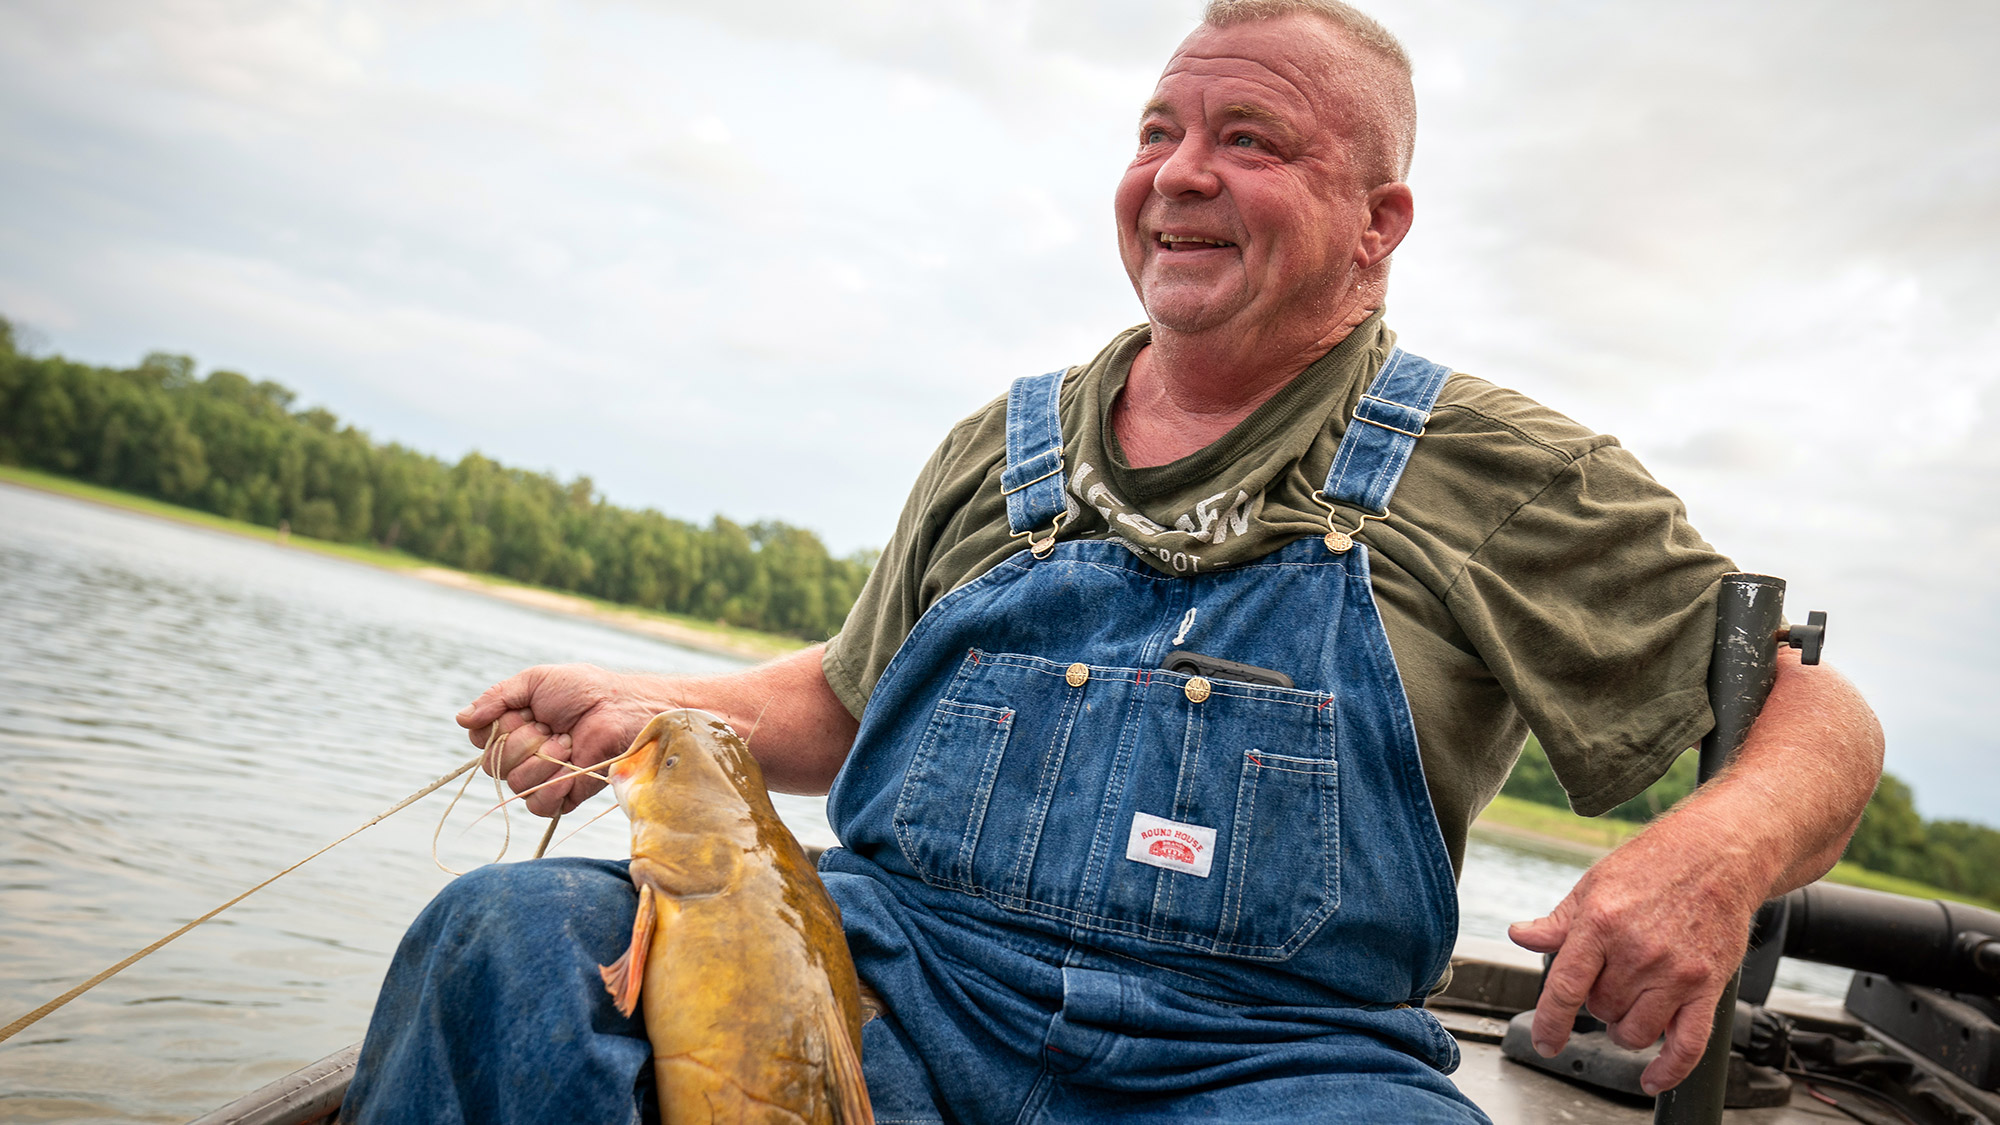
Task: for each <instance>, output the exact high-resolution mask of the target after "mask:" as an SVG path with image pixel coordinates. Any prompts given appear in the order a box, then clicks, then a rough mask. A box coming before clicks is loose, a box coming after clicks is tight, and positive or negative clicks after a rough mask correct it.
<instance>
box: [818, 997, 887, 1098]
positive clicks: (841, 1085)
mask: <svg viewBox="0 0 2000 1125" xmlns="http://www.w3.org/2000/svg"><path fill="white" fill-rule="evenodd" d="M819 1011H820V1027H821V1029H822V1030H824V1031H825V1033H826V1047H827V1056H828V1063H829V1065H828V1067H827V1070H828V1071H829V1073H828V1075H827V1079H828V1081H827V1085H828V1086H829V1087H830V1088H831V1092H832V1094H833V1099H832V1100H833V1120H834V1122H835V1125H875V1109H874V1107H873V1106H871V1105H869V1104H868V1078H867V1076H866V1075H865V1074H863V1073H862V1070H861V1044H859V1043H856V1042H855V1041H854V1040H853V1038H852V1037H851V1036H849V1035H848V1033H847V1020H846V1019H844V1018H843V1017H842V1016H841V1011H840V1005H839V1004H838V1003H836V1002H835V1001H834V999H833V997H832V996H827V997H825V998H824V999H823V1000H822V1002H821V1004H820V1010H819Z"/></svg>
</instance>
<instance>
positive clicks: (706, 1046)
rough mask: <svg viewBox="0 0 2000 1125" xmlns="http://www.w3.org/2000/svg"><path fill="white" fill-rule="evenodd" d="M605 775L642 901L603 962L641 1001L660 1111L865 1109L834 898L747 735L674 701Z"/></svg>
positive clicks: (611, 982) (718, 1117) (755, 1116)
mask: <svg viewBox="0 0 2000 1125" xmlns="http://www.w3.org/2000/svg"><path fill="white" fill-rule="evenodd" d="M611 778H612V786H613V788H614V789H615V791H616V792H617V794H618V803H619V804H620V805H622V806H624V808H625V811H626V813H627V814H628V815H629V816H630V817H631V819H632V882H633V884H634V885H635V886H637V887H638V888H639V916H638V919H637V921H636V922H635V924H634V927H633V941H632V947H631V948H630V949H629V950H628V951H627V953H626V955H625V956H624V957H621V958H619V959H618V961H617V962H616V963H614V964H612V965H609V966H606V967H605V968H604V970H603V975H604V981H605V986H606V987H607V988H609V989H610V990H611V993H612V996H613V997H614V999H615V1000H616V1001H617V1002H618V1004H619V1007H620V1008H621V1009H622V1010H623V1011H625V1012H626V1013H627V1014H630V1013H631V1012H632V1010H633V1005H634V1002H635V1001H637V1002H641V1003H643V1005H644V1011H645V1020H646V1035H647V1037H648V1038H649V1039H651V1040H652V1044H653V1072H654V1076H655V1077H656V1078H657V1079H658V1090H659V1101H660V1120H661V1121H662V1122H664V1123H666V1125H681V1123H688V1122H709V1121H718V1122H722V1121H727V1122H737V1121H744V1122H750V1121H771V1122H787V1123H793V1125H796V1123H798V1122H809V1123H812V1125H860V1123H862V1122H872V1121H873V1120H874V1117H873V1115H872V1113H871V1112H870V1110H869V1107H868V1093H867V1087H866V1084H865V1083H864V1081H863V1078H862V1074H861V1000H860V995H859V984H858V982H857V980H856V977H855V974H854V961H853V959H852V958H851V957H850V956H849V955H848V951H847V938H846V936H845V935H844V934H843V933H842V932H841V928H840V909H839V908H838V907H836V906H835V905H834V904H833V900H832V899H831V898H829V897H827V893H826V888H825V887H824V886H823V885H822V884H821V883H820V881H819V875H818V872H816V871H815V870H814V869H813V865H812V862H811V861H810V860H808V859H807V858H806V855H805V852H804V850H803V849H801V848H800V847H799V844H798V841H796V840H794V839H793V838H792V834H791V833H790V832H789V831H787V830H786V828H785V826H784V824H783V822H781V821H780V820H779V819H778V814H777V811H776V810H775V809H773V808H772V807H771V798H770V796H769V794H768V793H766V791H765V789H764V778H763V772H762V771H761V770H760V769H759V768H758V766H757V762H756V759H754V758H752V757H751V756H750V752H749V750H748V749H746V748H745V747H744V745H743V741H742V740H741V739H740V738H738V737H737V736H736V732H735V731H734V730H731V729H730V727H729V726H728V724H726V723H724V722H723V721H722V720H720V719H718V718H716V717H715V716H713V715H710V714H707V713H706V712H702V711H669V712H666V713H664V714H661V715H658V716H656V717H655V718H654V719H653V720H652V721H651V722H650V723H647V724H646V728H645V730H643V731H641V732H640V734H639V737H638V738H637V739H635V740H634V741H633V750H632V751H631V753H630V756H629V757H627V758H625V759H624V760H623V761H620V762H618V763H617V764H615V765H613V766H612V767H611ZM633 965H643V966H644V974H643V982H641V980H639V979H635V978H634V977H633V975H632V974H631V973H630V972H629V969H630V968H631V967H632V966H633Z"/></svg>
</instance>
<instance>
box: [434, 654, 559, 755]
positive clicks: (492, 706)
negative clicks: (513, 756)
mask: <svg viewBox="0 0 2000 1125" xmlns="http://www.w3.org/2000/svg"><path fill="white" fill-rule="evenodd" d="M546 672H547V669H546V668H544V667H536V668H529V669H527V670H526V671H524V672H519V673H516V674H515V675H512V676H509V677H507V678H506V679H504V680H501V681H500V682H499V683H497V684H494V685H493V686H492V687H490V688H487V689H486V690H485V691H482V692H480V693H479V698H477V699H475V700H473V701H472V702H471V703H469V704H467V705H466V707H465V709H464V710H463V711H460V712H459V713H458V714H457V715H456V716H454V718H456V719H457V720H458V725H459V726H462V727H464V728H465V729H466V731H467V732H468V733H469V734H470V735H471V736H472V740H473V742H475V743H477V744H480V745H484V744H485V735H484V732H485V729H486V728H487V727H490V726H492V725H493V721H494V720H495V719H498V718H499V717H500V716H501V715H503V714H505V713H507V712H508V711H517V710H524V709H525V710H530V711H532V710H533V708H532V707H531V706H530V704H531V703H532V702H533V700H534V698H535V691H536V689H538V688H539V687H541V685H542V680H543V679H544V678H545V674H546Z"/></svg>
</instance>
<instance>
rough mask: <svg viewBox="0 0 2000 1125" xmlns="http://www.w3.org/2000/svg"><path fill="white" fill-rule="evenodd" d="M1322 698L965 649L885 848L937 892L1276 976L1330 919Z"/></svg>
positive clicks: (1330, 738) (1333, 885)
mask: <svg viewBox="0 0 2000 1125" xmlns="http://www.w3.org/2000/svg"><path fill="white" fill-rule="evenodd" d="M1334 712H1335V704H1334V700H1333V698H1332V697H1331V696H1328V695H1326V694H1324V693H1320V692H1312V691H1304V690H1297V689H1289V688H1278V687H1269V686H1263V685H1253V684H1245V683H1238V682H1234V681H1227V680H1212V681H1199V682H1195V683H1192V684H1191V678H1190V677H1188V676H1183V675H1178V674H1175V673H1170V672H1165V671H1162V670H1160V669H1147V668H1130V667H1117V666H1097V665H1084V664H1080V663H1069V664H1065V663H1061V662H1057V661H1052V660H1047V659H1044V658H1041V657H1037V656H1028V655H1020V654H1011V653H987V652H982V651H979V650H976V649H975V650H973V651H971V652H969V653H968V654H967V655H966V657H965V659H964V660H963V662H962V663H961V666H960V668H959V670H958V672H957V674H956V675H955V676H954V678H953V679H952V681H951V683H950V685H949V686H948V687H947V688H946V690H945V692H944V694H943V696H942V698H941V699H940V701H939V702H938V703H937V704H936V706H935V707H934V709H933V711H932V713H931V715H930V717H929V721H928V723H927V724H926V726H925V728H924V734H923V737H922V739H921V740H920V741H919V744H918V746H917V747H916V749H915V751H914V753H913V755H912V758H911V762H910V766H909V769H908V772H907V773H906V774H905V776H904V780H903V786H902V790H901V792H900V793H899V795H898V799H897V803H896V810H895V818H894V819H895V831H896V837H897V841H898V843H899V845H900V847H901V849H902V851H903V854H904V857H905V858H906V859H907V860H908V861H909V862H910V864H911V866H912V867H913V868H915V870H916V871H917V873H918V874H919V875H920V876H921V877H922V878H923V879H924V880H925V881H926V882H929V883H931V884H933V885H935V886H940V887H946V888H950V889H953V890H958V891H963V892H966V893H968V894H975V895H980V896H983V897H985V898H987V899H989V900H991V901H993V902H995V903H996V904H998V905H1000V906H1003V907H1006V908H1007V909H1010V910H1015V911H1019V912H1021V913H1024V914H1030V915H1035V916H1038V917H1042V918H1047V919H1051V920H1053V921H1057V922H1062V923H1066V924H1068V925H1071V926H1075V927H1080V928H1082V929H1086V930H1091V931H1095V932H1099V933H1106V934H1123V935H1126V936H1128V937H1130V938H1133V939H1136V940H1137V941H1138V942H1141V943H1164V944H1169V945H1175V946H1180V947H1184V948H1190V949H1197V950H1202V951H1206V952H1213V953H1219V954H1225V955H1229V956H1237V957H1247V958H1255V959H1258V960H1282V959H1284V958H1287V957H1289V956H1291V955H1292V954H1293V953H1295V952H1297V950H1298V949H1299V948H1301V947H1302V946H1303V945H1304V944H1305V943H1306V942H1308V941H1310V940H1311V938H1312V937H1313V935H1314V934H1315V933H1316V932H1317V931H1318V930H1319V929H1320V927H1321V926H1322V925H1323V924H1324V923H1325V922H1326V920H1327V919H1328V918H1329V917H1331V916H1332V915H1333V913H1334V911H1335V910H1336V909H1337V908H1338V906H1339V902H1340V877H1339V876H1340V866H1339V838H1340V790H1339V768H1338V764H1337V762H1336V760H1335V755H1334Z"/></svg>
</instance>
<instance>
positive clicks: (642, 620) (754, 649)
mask: <svg viewBox="0 0 2000 1125" xmlns="http://www.w3.org/2000/svg"><path fill="white" fill-rule="evenodd" d="M403 573H406V574H408V575H410V576H411V577H414V578H421V579H423V580H424V581H426V582H433V583H436V584H437V585H439V586H449V587H451V588H452V589H454V590H467V591H470V592H472V593H475V594H484V595H486V596H487V597H489V598H498V599H499V600H501V601H503V602H511V603H513V604H514V605H518V606H526V607H527V608H529V609H539V610H542V611H543V612H546V613H560V614H563V615H565V616H568V617H581V618H583V619H585V620H587V621H595V622H597V623H598V624H600V625H609V626H611V627H612V628H614V629H623V630H625V631H627V632H631V633H638V634H640V635H642V636H647V637H652V638H654V639H656V640H662V641H666V642H668V643H669V644H676V645H679V646H681V647H682V648H691V649H695V650H697V651H699V652H712V653H715V654H717V655H720V656H734V657H737V658H740V659H743V660H751V661H764V660H769V659H770V658H772V657H773V656H779V655H782V654H783V652H784V651H786V650H784V649H782V648H780V647H779V646H778V644H777V643H776V641H775V640H773V641H772V642H767V643H763V644H759V643H757V642H754V641H750V640H739V639H737V638H735V637H729V636H725V635H721V634H716V633H710V632H705V631H703V630H701V629H697V628H694V627H692V626H689V625H682V624H680V623H678V622H675V621H669V620H667V619H665V618H660V617H653V616H650V615H647V614H644V613H641V612H639V611H637V610H622V609H613V608H610V607H607V606H603V605H599V604H598V603H596V602H593V601H591V600H590V599H588V598H581V597H577V596H576V595H574V594H561V593H557V592H556V591H554V590H538V589H535V588H534V587H531V586H516V585H514V584H512V583H510V582H505V581H500V580H493V579H485V578H479V577H476V576H474V575H471V574H467V573H465V572H464V571H462V570H450V569H447V568H445V567H441V566H422V567H418V568H416V569H415V570H409V571H404V572H403ZM799 643H800V646H801V647H803V645H804V642H799Z"/></svg>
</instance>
